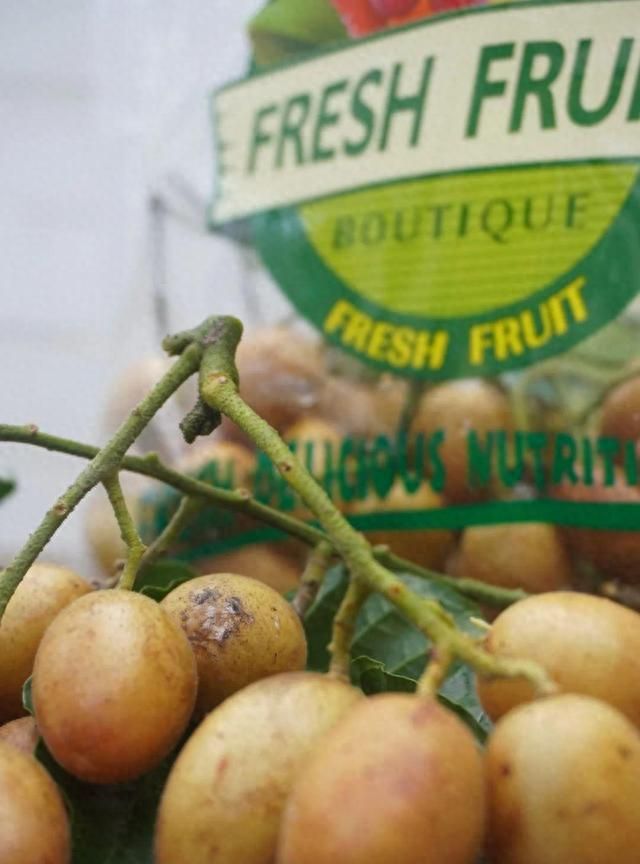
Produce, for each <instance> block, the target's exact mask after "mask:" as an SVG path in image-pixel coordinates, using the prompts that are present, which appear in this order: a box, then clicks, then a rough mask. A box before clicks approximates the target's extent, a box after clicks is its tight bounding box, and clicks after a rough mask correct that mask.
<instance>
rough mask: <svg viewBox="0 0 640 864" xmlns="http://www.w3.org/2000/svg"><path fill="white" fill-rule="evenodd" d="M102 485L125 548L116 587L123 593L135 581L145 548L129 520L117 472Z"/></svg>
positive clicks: (131, 586) (131, 521)
mask: <svg viewBox="0 0 640 864" xmlns="http://www.w3.org/2000/svg"><path fill="white" fill-rule="evenodd" d="M102 484H103V486H104V488H105V489H106V490H107V495H108V496H109V501H110V502H111V507H112V508H113V512H114V514H115V517H116V519H117V521H118V526H119V528H120V536H121V537H122V542H123V543H124V544H125V546H126V547H127V558H126V561H125V563H124V567H123V569H122V573H121V574H120V578H119V579H118V584H117V586H116V587H117V588H122V589H124V590H125V591H131V589H132V588H133V583H134V582H135V581H136V576H137V574H138V568H139V567H140V561H141V560H142V556H143V555H144V553H145V550H146V548H147V547H146V546H145V545H144V543H143V542H142V540H141V539H140V535H139V534H138V532H137V530H136V526H135V524H134V521H133V519H132V518H131V513H129V508H128V507H127V502H126V501H125V497H124V493H123V491H122V486H121V485H120V480H119V478H118V474H117V472H115V473H114V474H109V476H108V477H105V478H104V480H103V481H102Z"/></svg>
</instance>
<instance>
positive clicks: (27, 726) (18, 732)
mask: <svg viewBox="0 0 640 864" xmlns="http://www.w3.org/2000/svg"><path fill="white" fill-rule="evenodd" d="M38 738H39V733H38V727H37V726H36V721H35V720H34V719H33V717H19V718H18V719H17V720H10V721H9V722H8V723H5V724H4V725H3V726H0V741H1V742H4V743H5V744H10V745H11V746H12V747H17V748H18V750H22V752H23V753H33V751H34V750H35V749H36V745H37V743H38Z"/></svg>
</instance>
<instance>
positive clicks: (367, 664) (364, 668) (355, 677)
mask: <svg viewBox="0 0 640 864" xmlns="http://www.w3.org/2000/svg"><path fill="white" fill-rule="evenodd" d="M351 680H352V682H353V683H354V684H355V685H356V687H359V688H360V689H361V690H362V692H363V693H365V694H366V695H367V696H373V695H374V694H375V693H413V692H414V691H415V689H416V682H415V681H414V680H413V679H412V678H406V677H405V676H404V675H392V674H391V672H387V670H386V669H385V668H384V664H383V663H381V662H380V661H379V660H374V659H373V658H372V657H365V656H361V657H356V659H355V660H352V661H351Z"/></svg>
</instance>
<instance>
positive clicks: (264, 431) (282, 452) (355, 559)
mask: <svg viewBox="0 0 640 864" xmlns="http://www.w3.org/2000/svg"><path fill="white" fill-rule="evenodd" d="M200 387H201V389H200V393H201V396H202V398H203V399H204V401H205V402H206V403H207V404H208V405H210V406H211V407H212V408H214V409H216V410H218V411H220V412H221V413H222V414H224V415H226V416H227V417H229V418H230V419H231V420H233V422H234V423H235V424H236V425H237V426H238V427H239V428H240V429H242V431H243V432H245V433H246V434H247V435H249V437H250V438H251V439H252V440H253V441H254V442H255V444H256V445H257V446H258V447H259V448H260V449H261V450H263V451H264V452H265V453H266V454H267V456H269V457H270V459H271V460H272V462H273V463H274V465H275V466H276V467H277V469H278V470H279V471H280V473H281V474H282V475H283V477H284V478H285V480H286V482H287V483H288V484H289V485H290V486H291V488H292V489H293V490H294V491H296V492H297V493H298V494H299V496H300V498H301V499H302V501H303V502H304V504H306V506H307V507H308V508H309V510H311V512H312V513H313V514H314V515H315V516H316V517H317V519H318V521H319V522H320V524H321V526H322V527H323V528H324V530H325V532H326V533H327V535H328V536H329V539H330V541H331V543H332V544H333V547H334V549H336V551H337V552H338V553H339V554H340V556H341V557H342V559H343V560H344V562H345V564H346V565H347V568H348V569H349V570H350V571H351V572H352V573H354V574H356V575H358V574H359V573H361V572H362V571H364V570H368V569H369V566H370V562H371V560H372V554H371V547H370V545H369V544H368V543H367V541H366V540H365V538H364V537H363V536H362V534H360V533H358V532H357V531H356V530H355V529H354V528H352V527H351V525H350V524H349V523H348V522H347V521H346V519H345V518H344V517H343V516H342V514H341V513H340V512H339V511H338V510H337V509H336V507H335V505H334V504H333V502H332V501H331V499H330V498H329V496H328V495H327V493H326V492H325V491H324V489H322V487H321V486H319V485H318V484H317V483H316V481H315V480H314V479H313V477H312V476H311V474H310V473H309V472H308V471H307V469H306V468H305V467H304V465H303V464H302V462H301V461H300V460H299V459H298V457H297V456H296V455H295V454H294V453H292V452H291V450H290V449H289V448H288V447H287V445H286V444H285V443H284V441H283V440H282V439H281V438H280V436H279V435H278V433H277V432H276V431H275V429H273V428H272V427H271V426H269V424H268V423H267V422H266V421H265V420H263V419H262V417H260V416H259V415H258V414H256V413H255V411H253V409H252V408H250V407H249V406H248V405H247V404H246V402H244V400H243V399H242V398H241V397H240V395H239V394H238V391H237V388H236V385H235V383H234V382H233V381H232V380H231V378H230V377H229V376H227V375H224V374H217V373H215V372H213V373H211V374H210V375H209V376H208V377H206V378H204V380H201V385H200Z"/></svg>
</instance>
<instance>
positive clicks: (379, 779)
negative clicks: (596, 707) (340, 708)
mask: <svg viewBox="0 0 640 864" xmlns="http://www.w3.org/2000/svg"><path fill="white" fill-rule="evenodd" d="M484 815H485V814H484V776H483V771H482V760H481V757H480V753H479V751H478V748H477V746H476V743H475V741H474V739H473V736H472V735H471V733H470V732H469V730H468V729H467V728H466V727H465V726H464V725H463V723H462V722H461V721H460V720H458V718H457V717H455V715H453V714H452V713H451V712H449V711H447V710H446V709H445V708H443V707H441V706H440V705H439V704H438V703H437V702H436V701H435V700H432V699H425V698H420V697H417V696H409V695H406V694H384V695H380V696H373V697H371V698H369V699H367V700H366V701H363V702H361V703H360V704H359V705H356V706H355V707H354V708H353V709H352V710H351V711H350V712H349V713H348V714H347V715H346V716H345V717H344V718H343V719H342V720H341V721H340V722H339V723H338V724H336V726H335V727H334V728H333V729H332V730H331V732H330V733H329V734H328V735H327V736H326V737H325V739H324V741H323V742H322V745H321V747H320V748H318V751H317V752H316V753H315V754H314V755H313V757H312V758H311V760H310V762H309V764H308V765H307V766H305V767H304V768H303V770H302V771H301V772H300V776H299V778H298V780H297V781H296V783H295V785H294V787H293V790H292V792H291V796H290V798H289V801H288V804H287V807H286V810H285V815H284V819H283V823H282V828H281V833H280V839H279V843H278V855H277V857H276V861H277V864H301V862H304V864H335V862H340V864H391V862H393V864H417V862H423V861H424V862H427V861H428V862H429V864H474V862H475V861H476V858H477V855H478V853H479V851H480V847H481V844H482V837H483V824H484ZM185 860H186V859H185Z"/></svg>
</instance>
